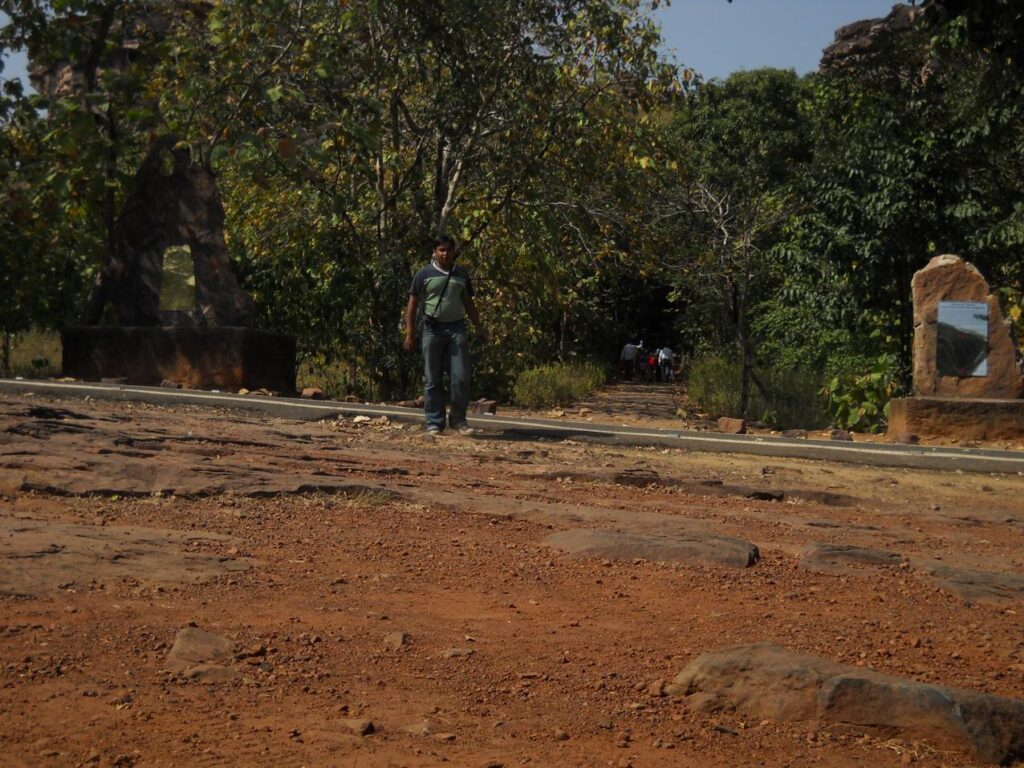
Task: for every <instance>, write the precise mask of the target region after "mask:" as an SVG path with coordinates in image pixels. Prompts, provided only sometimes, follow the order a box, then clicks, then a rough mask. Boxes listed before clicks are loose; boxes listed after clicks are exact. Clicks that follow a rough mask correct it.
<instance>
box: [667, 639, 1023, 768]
mask: <svg viewBox="0 0 1024 768" xmlns="http://www.w3.org/2000/svg"><path fill="white" fill-rule="evenodd" d="M668 692H669V693H670V694H671V695H677V696H686V697H687V703H688V704H689V705H690V706H691V707H693V708H696V709H700V710H705V711H715V710H723V709H735V710H738V711H740V712H742V713H744V714H746V715H748V716H750V717H756V718H770V719H771V720H774V721H787V722H795V721H815V722H820V723H835V724H842V725H843V726H845V727H849V726H857V727H860V728H863V729H864V730H865V731H866V732H877V733H880V734H893V733H895V734H896V735H898V736H899V737H900V738H907V739H921V740H925V741H928V742H929V743H931V744H933V745H935V746H936V747H939V748H942V749H955V750H962V751H964V752H967V753H969V754H970V755H971V756H972V757H973V758H974V759H976V760H980V761H984V762H992V763H1005V762H1009V761H1010V760H1012V759H1015V758H1017V757H1020V756H1021V755H1022V754H1024V701H1017V700H1014V699H1006V698H1001V697H998V696H990V695H987V694H981V693H977V692H975V691H968V690H964V689H958V688H946V687H942V686H936V685H927V684H924V683H917V682H915V681H913V680H909V679H904V678H898V677H894V676H890V675H884V674H881V673H878V672H874V671H872V670H869V669H865V668H862V667H854V666H849V665H846V664H838V663H836V662H833V661H829V660H827V659H822V658H819V657H816V656H810V655H806V654H800V653H794V652H791V651H788V650H786V649H784V648H781V647H779V646H778V645H775V644H774V643H758V644H755V645H745V646H739V647H735V648H726V649H723V650H720V651H714V652H712V653H706V654H704V655H703V656H701V657H699V658H698V659H696V660H695V661H693V662H692V663H691V664H689V665H688V666H687V667H686V668H685V669H684V670H683V671H682V672H680V673H679V674H678V675H677V676H676V678H675V680H674V682H673V684H672V685H671V686H669V691H668Z"/></svg>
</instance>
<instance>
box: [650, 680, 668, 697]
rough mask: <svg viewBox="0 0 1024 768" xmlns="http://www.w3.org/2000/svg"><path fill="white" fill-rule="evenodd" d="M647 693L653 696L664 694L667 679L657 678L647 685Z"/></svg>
mask: <svg viewBox="0 0 1024 768" xmlns="http://www.w3.org/2000/svg"><path fill="white" fill-rule="evenodd" d="M647 693H649V694H650V695H651V696H655V697H658V698H660V697H662V696H664V695H665V681H664V680H661V679H658V680H655V681H654V682H653V683H651V684H650V685H649V686H647Z"/></svg>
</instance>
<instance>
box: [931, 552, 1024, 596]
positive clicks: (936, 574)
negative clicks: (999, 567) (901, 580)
mask: <svg viewBox="0 0 1024 768" xmlns="http://www.w3.org/2000/svg"><path fill="white" fill-rule="evenodd" d="M913 565H914V567H915V568H917V569H919V570H921V571H924V572H925V573H927V574H928V575H929V576H931V577H932V578H933V579H934V580H935V582H936V583H937V584H938V585H939V586H940V587H942V588H943V589H945V590H947V591H949V592H952V593H953V594H955V595H958V596H959V597H962V598H963V599H964V600H970V601H972V602H987V603H1002V602H1009V601H1020V600H1024V576H1020V575H1017V574H1013V573H997V572H995V571H980V570H976V569H972V568H959V567H957V566H953V565H946V564H945V563H936V562H918V561H914V563H913Z"/></svg>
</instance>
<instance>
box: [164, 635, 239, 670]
mask: <svg viewBox="0 0 1024 768" xmlns="http://www.w3.org/2000/svg"><path fill="white" fill-rule="evenodd" d="M234 656H235V644H234V643H233V642H231V641H230V640H228V639H227V638H226V637H221V636H220V635H216V634H214V633H213V632H207V631H205V630H202V629H199V628H197V627H185V628H184V629H182V630H180V631H179V632H178V634H177V635H176V636H175V638H174V645H173V646H171V650H170V653H168V654H167V660H166V662H165V667H166V668H167V669H169V670H170V671H171V672H186V674H188V673H187V670H189V669H200V675H201V674H202V669H201V668H202V667H204V666H206V665H215V666H216V665H223V664H225V663H226V662H230V661H232V660H233V659H234Z"/></svg>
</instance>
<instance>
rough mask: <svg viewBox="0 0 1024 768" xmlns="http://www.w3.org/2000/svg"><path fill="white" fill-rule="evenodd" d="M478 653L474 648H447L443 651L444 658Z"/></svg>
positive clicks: (442, 656)
mask: <svg viewBox="0 0 1024 768" xmlns="http://www.w3.org/2000/svg"><path fill="white" fill-rule="evenodd" d="M474 653H476V651H475V650H473V649H472V648H447V649H446V650H444V651H442V652H441V658H442V659H458V658H463V657H465V656H472V655H473V654H474Z"/></svg>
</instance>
